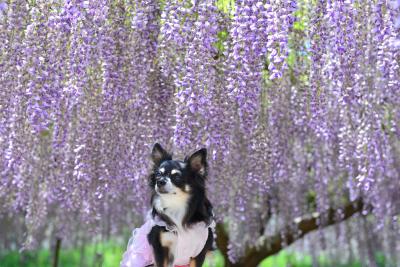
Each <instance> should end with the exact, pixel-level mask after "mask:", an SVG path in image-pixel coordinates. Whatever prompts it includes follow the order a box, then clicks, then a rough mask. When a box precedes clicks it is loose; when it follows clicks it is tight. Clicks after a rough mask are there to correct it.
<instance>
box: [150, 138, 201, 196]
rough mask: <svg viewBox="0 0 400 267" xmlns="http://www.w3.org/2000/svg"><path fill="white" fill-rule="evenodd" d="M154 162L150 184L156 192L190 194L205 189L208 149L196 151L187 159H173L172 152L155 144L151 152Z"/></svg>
mask: <svg viewBox="0 0 400 267" xmlns="http://www.w3.org/2000/svg"><path fill="white" fill-rule="evenodd" d="M151 157H152V160H153V163H154V166H153V170H152V173H151V175H150V186H151V187H152V189H153V190H154V193H156V194H159V195H163V194H173V195H182V194H188V195H190V194H191V193H192V192H193V191H198V190H204V181H205V179H206V176H207V159H206V158H207V150H206V149H205V148H203V149H200V150H198V151H196V152H194V153H193V154H192V155H190V156H188V157H186V158H185V160H173V159H172V156H171V154H169V153H168V152H167V151H165V150H164V149H163V148H162V147H161V145H160V144H155V145H154V147H153V150H152V153H151Z"/></svg>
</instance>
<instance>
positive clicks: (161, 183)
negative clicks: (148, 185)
mask: <svg viewBox="0 0 400 267" xmlns="http://www.w3.org/2000/svg"><path fill="white" fill-rule="evenodd" d="M166 183H167V181H165V180H164V179H162V180H157V186H164V185H165V184H166Z"/></svg>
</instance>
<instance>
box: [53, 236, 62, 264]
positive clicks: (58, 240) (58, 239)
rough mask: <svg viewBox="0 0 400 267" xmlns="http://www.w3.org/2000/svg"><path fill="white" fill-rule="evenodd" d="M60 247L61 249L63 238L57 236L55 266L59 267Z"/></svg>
mask: <svg viewBox="0 0 400 267" xmlns="http://www.w3.org/2000/svg"><path fill="white" fill-rule="evenodd" d="M60 249H61V238H59V237H57V239H56V244H55V246H54V256H53V267H58V259H59V256H60Z"/></svg>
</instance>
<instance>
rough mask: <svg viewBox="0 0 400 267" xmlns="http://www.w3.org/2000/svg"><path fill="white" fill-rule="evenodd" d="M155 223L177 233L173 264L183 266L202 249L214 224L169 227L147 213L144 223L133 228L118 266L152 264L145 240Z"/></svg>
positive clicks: (151, 253) (136, 266) (135, 266)
mask: <svg viewBox="0 0 400 267" xmlns="http://www.w3.org/2000/svg"><path fill="white" fill-rule="evenodd" d="M155 225H159V226H165V227H167V230H168V231H170V232H175V233H177V244H176V250H175V253H174V255H175V260H174V265H175V267H185V266H189V263H190V258H194V257H196V256H197V255H199V253H200V252H201V251H202V250H203V248H204V246H205V244H206V241H207V238H208V229H209V228H210V227H213V226H214V222H213V223H212V224H211V225H206V223H204V222H199V223H196V224H194V225H192V226H191V227H190V228H188V229H179V228H177V227H173V228H171V227H169V226H167V225H166V223H165V222H164V221H162V220H160V219H159V218H158V217H155V218H154V219H153V218H152V217H151V216H150V215H149V216H147V220H146V222H145V224H143V225H142V226H141V227H140V228H136V229H134V230H133V232H132V237H131V238H130V239H129V242H128V247H127V250H126V251H125V253H124V255H123V256H122V261H121V265H120V267H145V266H148V265H151V264H154V255H153V249H152V247H151V246H150V244H149V242H148V240H147V235H148V234H149V233H150V231H151V228H153V226H155Z"/></svg>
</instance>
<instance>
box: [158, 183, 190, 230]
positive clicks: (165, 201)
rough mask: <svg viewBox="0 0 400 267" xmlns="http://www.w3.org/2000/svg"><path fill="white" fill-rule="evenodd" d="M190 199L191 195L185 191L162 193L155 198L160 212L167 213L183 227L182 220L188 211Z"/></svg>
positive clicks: (174, 221)
mask: <svg viewBox="0 0 400 267" xmlns="http://www.w3.org/2000/svg"><path fill="white" fill-rule="evenodd" d="M188 200H189V196H188V194H186V193H184V192H179V191H178V192H176V193H175V194H160V195H157V196H156V197H155V199H154V207H155V208H156V210H157V211H158V212H160V213H163V214H165V215H167V216H168V217H169V218H170V219H171V220H172V221H173V223H174V224H175V225H176V226H177V227H178V228H182V220H183V218H184V216H185V214H186V211H187V206H188Z"/></svg>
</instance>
